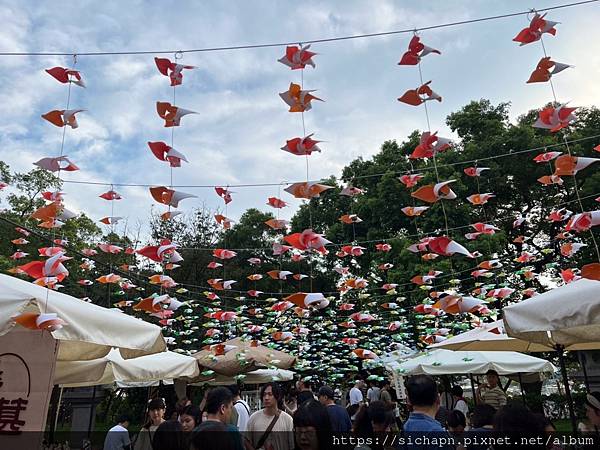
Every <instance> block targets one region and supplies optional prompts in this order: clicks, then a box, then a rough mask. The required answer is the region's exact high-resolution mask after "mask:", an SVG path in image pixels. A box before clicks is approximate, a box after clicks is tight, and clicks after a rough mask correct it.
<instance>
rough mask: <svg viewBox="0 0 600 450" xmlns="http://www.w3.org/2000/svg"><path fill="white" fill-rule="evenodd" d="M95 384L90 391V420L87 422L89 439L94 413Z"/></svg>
mask: <svg viewBox="0 0 600 450" xmlns="http://www.w3.org/2000/svg"><path fill="white" fill-rule="evenodd" d="M95 403H96V386H94V390H93V392H92V408H91V411H90V421H89V422H88V434H87V437H88V439H89V437H90V435H91V434H92V421H93V420H94V415H95V414H96V405H95Z"/></svg>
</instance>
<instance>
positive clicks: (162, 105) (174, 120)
mask: <svg viewBox="0 0 600 450" xmlns="http://www.w3.org/2000/svg"><path fill="white" fill-rule="evenodd" d="M156 112H157V113H158V115H159V116H160V117H161V118H162V119H164V120H165V127H167V128H169V127H178V126H179V123H180V122H181V118H182V117H183V116H186V115H188V114H198V113H197V112H195V111H190V110H189V109H183V108H179V107H177V106H175V105H171V104H170V103H168V102H156Z"/></svg>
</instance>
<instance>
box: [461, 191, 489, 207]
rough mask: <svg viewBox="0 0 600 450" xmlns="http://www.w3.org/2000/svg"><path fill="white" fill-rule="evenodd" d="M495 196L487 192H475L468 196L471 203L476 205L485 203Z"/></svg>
mask: <svg viewBox="0 0 600 450" xmlns="http://www.w3.org/2000/svg"><path fill="white" fill-rule="evenodd" d="M493 197H495V195H494V194H491V193H486V194H473V195H469V196H468V197H467V200H468V201H469V203H471V204H472V205H475V206H480V205H485V204H486V203H487V202H488V200H489V199H490V198H493Z"/></svg>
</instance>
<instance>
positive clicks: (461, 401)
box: [450, 385, 469, 417]
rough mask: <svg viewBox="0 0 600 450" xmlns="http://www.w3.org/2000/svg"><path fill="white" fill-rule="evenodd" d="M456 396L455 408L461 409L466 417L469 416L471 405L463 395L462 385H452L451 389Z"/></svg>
mask: <svg viewBox="0 0 600 450" xmlns="http://www.w3.org/2000/svg"><path fill="white" fill-rule="evenodd" d="M450 392H452V397H453V398H454V410H456V411H460V412H461V413H463V415H464V416H465V417H469V405H467V401H466V400H465V398H464V397H463V389H462V388H461V387H460V386H458V385H457V386H452V389H451V390H450Z"/></svg>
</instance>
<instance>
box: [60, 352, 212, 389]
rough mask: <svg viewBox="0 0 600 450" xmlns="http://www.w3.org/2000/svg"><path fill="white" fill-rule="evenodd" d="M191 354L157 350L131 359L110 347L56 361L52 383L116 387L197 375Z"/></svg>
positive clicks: (198, 369) (145, 384)
mask: <svg viewBox="0 0 600 450" xmlns="http://www.w3.org/2000/svg"><path fill="white" fill-rule="evenodd" d="M199 371H200V368H199V367H198V362H197V361H196V359H195V358H192V357H191V356H185V355H180V354H179V353H175V352H168V351H167V352H161V353H155V354H153V355H147V356H141V357H139V358H133V359H127V360H125V359H123V358H122V357H121V355H120V354H119V352H118V351H116V350H113V351H111V352H110V353H109V354H108V355H106V356H105V357H103V358H99V359H94V360H91V361H58V362H57V364H56V370H55V373H54V383H55V384H59V385H61V386H62V387H82V386H100V385H104V384H113V383H117V385H118V386H120V387H144V386H152V385H156V384H158V383H159V382H160V381H166V382H167V383H172V382H173V381H172V380H173V379H175V378H184V377H187V378H193V377H196V376H198V373H199Z"/></svg>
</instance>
